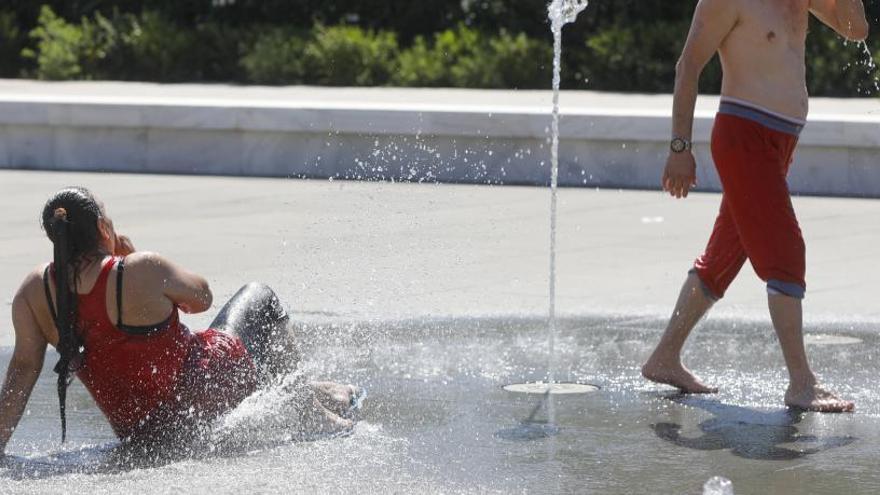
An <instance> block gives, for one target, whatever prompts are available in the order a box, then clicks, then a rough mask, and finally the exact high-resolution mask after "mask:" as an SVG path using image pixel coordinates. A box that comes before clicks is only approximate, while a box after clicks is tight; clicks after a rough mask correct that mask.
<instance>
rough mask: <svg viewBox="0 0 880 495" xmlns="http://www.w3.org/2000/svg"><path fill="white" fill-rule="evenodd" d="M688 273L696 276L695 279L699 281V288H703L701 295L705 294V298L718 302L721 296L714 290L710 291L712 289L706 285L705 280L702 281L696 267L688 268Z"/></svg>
mask: <svg viewBox="0 0 880 495" xmlns="http://www.w3.org/2000/svg"><path fill="white" fill-rule="evenodd" d="M688 275H696V276H697V280H699V281H700V289H702V290H703V295H704V296H706V298H708V299H709V300H711V301H712V302H718V301H720V300H721V296H718V295H716V294H715V293H714V292H712V289H710V288H709V286H708V285H706V282H704V281H703V277H701V276H700V272H699V271H698V270H697V269H696V268H691V269H690V270H688Z"/></svg>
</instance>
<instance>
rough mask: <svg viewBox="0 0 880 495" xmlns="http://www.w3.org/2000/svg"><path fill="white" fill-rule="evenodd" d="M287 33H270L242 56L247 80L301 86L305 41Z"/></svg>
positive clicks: (301, 37) (273, 31)
mask: <svg viewBox="0 0 880 495" xmlns="http://www.w3.org/2000/svg"><path fill="white" fill-rule="evenodd" d="M291 31H292V30H288V29H272V30H270V31H268V32H266V33H265V34H262V35H261V36H259V38H257V40H256V42H255V43H254V44H253V46H252V47H251V48H250V49H249V50H248V51H247V52H246V53H245V54H244V56H242V58H241V65H242V67H243V68H244V70H245V73H246V74H247V80H248V81H249V82H252V83H257V84H302V83H303V81H304V80H305V68H304V62H303V53H304V52H305V47H306V40H305V38H304V37H303V36H301V35H299V34H294V33H292V32H291Z"/></svg>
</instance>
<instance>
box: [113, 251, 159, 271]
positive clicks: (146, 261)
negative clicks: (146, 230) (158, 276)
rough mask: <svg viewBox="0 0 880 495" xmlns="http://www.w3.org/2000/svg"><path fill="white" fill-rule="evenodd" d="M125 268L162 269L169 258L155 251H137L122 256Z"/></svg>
mask: <svg viewBox="0 0 880 495" xmlns="http://www.w3.org/2000/svg"><path fill="white" fill-rule="evenodd" d="M122 260H123V261H124V263H125V270H126V271H129V270H143V271H161V270H162V269H163V268H164V267H165V266H166V265H167V264H168V260H167V258H165V257H164V256H162V255H161V254H159V253H156V252H154V251H137V252H134V253H131V254H129V255H128V256H125V257H123V258H122Z"/></svg>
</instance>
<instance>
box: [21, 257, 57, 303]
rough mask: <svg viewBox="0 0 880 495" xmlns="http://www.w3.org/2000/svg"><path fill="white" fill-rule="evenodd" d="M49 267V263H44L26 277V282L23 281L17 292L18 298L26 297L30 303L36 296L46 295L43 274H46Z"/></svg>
mask: <svg viewBox="0 0 880 495" xmlns="http://www.w3.org/2000/svg"><path fill="white" fill-rule="evenodd" d="M48 267H49V263H48V262H47V263H42V264H39V265H37V266H36V267H34V268H33V269H32V270H31V271H29V272H28V273H27V275H25V276H24V280H22V281H21V285H19V287H18V291H17V292H16V294H15V296H16V297H24V298H25V299H27V300H28V301H29V302H31V299H32V298H33V297H34V296H35V295H40V294H44V293H45V290H44V287H43V274H44V273H45V272H46V269H47V268H48Z"/></svg>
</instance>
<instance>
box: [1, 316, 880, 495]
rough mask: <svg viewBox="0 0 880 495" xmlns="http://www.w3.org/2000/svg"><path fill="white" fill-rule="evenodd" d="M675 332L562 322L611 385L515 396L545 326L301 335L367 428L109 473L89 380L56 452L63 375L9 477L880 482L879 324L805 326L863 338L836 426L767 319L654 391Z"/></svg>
mask: <svg viewBox="0 0 880 495" xmlns="http://www.w3.org/2000/svg"><path fill="white" fill-rule="evenodd" d="M662 323H663V322H662V321H661V320H657V319H647V318H640V319H634V318H627V317H625V316H619V317H615V318H586V317H585V318H576V319H566V320H564V321H563V322H562V323H561V325H560V334H559V340H558V341H557V346H556V348H557V350H558V353H557V357H556V363H555V364H556V369H557V370H559V376H558V378H559V380H560V381H567V382H575V383H584V384H594V385H597V386H599V387H600V390H598V391H596V392H593V393H588V394H581V395H552V396H546V395H531V394H517V393H511V392H507V391H505V390H503V389H502V386H503V385H506V384H509V383H519V382H531V381H538V380H542V379H544V378H545V370H546V367H547V363H548V359H549V356H548V355H547V332H546V326H545V324H544V322H542V321H540V320H530V319H513V320H511V319H448V320H420V321H415V320H413V321H397V322H372V323H335V324H332V325H328V326H308V327H306V328H305V329H304V330H303V332H302V333H303V340H304V342H305V343H306V345H305V347H306V355H307V356H308V359H307V360H306V362H305V363H304V365H303V366H304V370H305V371H306V374H307V375H308V376H313V377H320V378H325V377H329V378H333V379H336V380H340V381H348V382H353V383H358V384H360V385H362V386H364V387H366V389H367V391H368V397H367V400H366V401H365V403H364V406H363V409H362V410H361V413H360V422H359V423H358V425H357V427H356V428H355V432H354V433H353V434H352V435H350V436H347V437H344V438H335V439H317V440H315V441H310V442H293V441H291V442H284V441H279V438H280V437H274V438H273V437H271V436H270V437H264V436H263V435H262V434H260V435H257V436H256V437H255V438H252V439H251V440H252V442H251V443H248V446H247V448H245V449H244V450H241V451H238V452H236V453H234V454H228V453H227V454H225V455H210V454H208V455H206V456H202V457H199V458H197V459H191V460H185V461H180V462H173V463H169V464H167V465H157V466H150V467H148V468H143V467H140V468H138V469H131V468H129V467H126V466H125V465H114V464H112V463H110V465H105V463H106V456H107V454H106V452H105V449H106V448H108V446H110V445H112V434H111V433H110V431H109V428H108V427H107V426H106V424H105V423H104V422H103V419H102V418H101V417H100V414H99V413H98V411H97V410H95V408H94V406H92V405H91V403H90V401H89V399H88V397H87V396H86V395H85V393H84V392H83V391H82V389H81V388H80V387H78V386H77V389H76V391H75V393H74V394H73V396H74V399H73V400H72V401H71V403H72V404H73V405H74V407H75V408H76V412H74V413H73V414H71V415H70V419H69V422H70V424H71V425H72V426H71V427H70V431H71V437H72V440H71V442H70V445H68V446H66V447H65V448H64V450H65V451H66V452H67V453H66V454H64V455H62V456H61V458H59V459H52V458H49V457H46V456H47V455H49V454H50V453H52V452H56V451H57V450H58V449H59V446H58V444H57V441H58V438H57V437H58V419H57V412H56V407H57V403H56V402H55V401H56V399H55V396H54V388H53V383H52V382H51V374H50V373H49V370H48V364H47V370H46V373H44V375H43V378H42V379H41V383H40V385H39V386H38V389H37V392H36V394H35V398H34V399H35V400H34V401H33V402H32V405H31V406H30V409H29V414H28V416H27V418H26V420H25V421H24V422H23V423H22V427H21V429H20V430H19V431H18V432H17V433H16V435H15V440H14V442H13V443H12V444H11V445H10V449H9V451H10V452H12V453H15V454H17V455H27V456H30V457H31V459H24V458H17V459H16V461H15V464H14V465H13V467H12V468H9V469H6V470H0V487H4V488H5V489H6V490H7V491H9V492H15V493H62V492H67V491H68V490H69V484H70V483H86V482H87V483H90V484H95V486H97V487H101V488H100V489H99V490H98V493H101V492H102V491H101V490H104V491H106V492H109V491H114V490H119V489H121V490H123V491H126V492H129V491H137V492H141V491H147V492H151V493H158V492H168V491H173V490H182V489H183V488H184V487H185V488H186V489H187V490H195V491H196V492H207V491H211V492H215V493H233V492H237V491H240V490H242V489H248V490H254V489H255V490H259V491H262V492H267V493H288V492H289V491H290V490H293V491H321V492H324V493H341V492H346V491H351V490H355V491H357V492H358V493H389V492H390V493H412V492H428V493H459V492H460V493H548V492H549V493H620V494H633V493H657V494H660V493H662V494H668V493H700V489H701V486H702V484H703V483H704V482H705V481H706V480H707V479H709V478H710V477H712V476H715V475H720V476H724V477H727V478H729V479H731V480H732V481H733V484H734V487H735V489H736V493H740V494H749V493H762V494H766V493H811V494H825V493H827V494H832V493H834V494H838V493H852V494H870V493H877V491H878V490H880V473H878V472H877V470H876V466H877V460H878V458H880V457H878V456H880V447H878V445H880V428H878V427H880V398H878V395H877V392H876V387H875V382H874V380H875V376H876V366H875V364H874V363H876V362H877V360H878V359H880V350H878V347H877V341H878V337H877V332H876V327H872V326H870V325H860V324H854V325H847V324H839V325H835V326H820V327H811V328H808V329H807V334H808V335H811V336H815V335H823V336H828V335H839V336H847V337H853V338H854V339H853V340H852V341H854V340H859V342H858V343H850V344H828V343H816V344H810V346H809V351H810V353H811V356H812V358H813V362H814V365H815V366H816V368H817V370H819V371H820V374H821V376H822V378H823V381H824V382H825V383H827V384H828V385H829V386H832V387H833V388H835V389H837V390H839V391H840V392H841V393H843V394H845V395H846V396H847V397H850V398H852V399H854V400H856V401H857V412H856V413H854V414H836V415H821V414H815V413H799V412H796V411H792V410H789V409H787V408H785V407H783V406H782V392H783V390H784V387H785V375H784V367H783V364H782V360H781V357H780V353H779V350H778V345H777V343H776V342H775V339H774V338H773V336H772V330H771V329H770V328H769V326H768V325H766V324H755V323H748V322H743V321H737V320H732V319H716V320H709V321H707V322H705V323H704V324H703V325H701V327H700V328H699V329H698V330H697V333H696V335H695V336H694V339H693V341H692V342H691V343H690V345H689V347H688V349H687V362H688V364H689V365H690V366H691V367H692V368H693V369H694V370H695V371H697V372H698V373H700V374H701V376H702V377H703V378H705V379H706V380H708V381H709V382H711V383H714V384H716V385H718V386H720V387H721V392H720V393H719V394H716V395H707V396H683V395H678V394H676V393H675V392H674V391H673V390H671V389H668V388H666V387H661V386H654V385H651V384H648V383H646V382H644V381H643V380H642V379H641V378H640V377H639V376H638V365H639V363H640V362H641V361H642V360H643V359H644V357H645V356H646V355H647V353H648V352H649V351H650V347H651V345H652V344H653V343H654V342H655V341H656V340H657V339H658V338H659V333H660V330H661V328H662ZM812 340H813V341H815V340H816V339H812ZM819 340H822V339H819ZM826 340H828V339H826ZM832 340H833V339H832ZM47 361H52V359H51V358H50V359H49V360H47ZM292 400H294V401H295V399H292ZM251 406H253V404H251ZM264 406H265V407H262V408H261V407H257V408H254V409H253V410H249V411H245V412H244V415H245V416H246V417H248V421H249V422H251V423H253V424H255V425H261V424H263V422H264V421H265V420H266V418H267V417H269V416H272V415H275V414H279V411H277V410H273V408H274V406H273V405H272V403H271V401H268V402H267V404H264ZM551 410H552V411H553V412H552V413H551ZM550 414H553V416H554V417H555V421H552V420H551V418H550ZM261 428H262V427H261ZM244 435H255V433H253V432H251V433H247V432H245V433H244ZM96 444H97V445H98V446H99V447H95V445H96ZM236 472H237V474H233V473H236ZM0 491H2V489H0Z"/></svg>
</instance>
